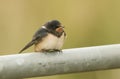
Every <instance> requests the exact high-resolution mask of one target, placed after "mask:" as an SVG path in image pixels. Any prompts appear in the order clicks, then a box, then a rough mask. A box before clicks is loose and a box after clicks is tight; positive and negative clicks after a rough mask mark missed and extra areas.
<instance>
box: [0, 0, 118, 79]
mask: <svg viewBox="0 0 120 79" xmlns="http://www.w3.org/2000/svg"><path fill="white" fill-rule="evenodd" d="M52 19H58V20H60V21H61V22H62V24H63V25H64V26H65V30H66V32H67V39H66V41H65V44H64V47H63V48H64V49H66V48H77V47H86V46H96V45H105V44H116V43H120V35H119V34H120V1H119V0H0V36H1V37H0V54H1V55H6V54H16V53H17V52H18V51H19V50H20V49H21V48H22V47H23V46H24V45H25V44H26V43H27V42H29V41H30V40H31V38H32V35H33V34H34V32H35V31H36V30H37V29H38V28H39V27H40V26H41V25H42V24H44V23H45V22H46V21H48V20H52ZM31 51H33V47H31V48H30V49H28V50H26V51H25V52H31ZM119 74H120V70H119V69H117V70H106V71H96V72H88V73H76V74H65V75H56V76H47V77H38V78H29V79H61V78H62V79H120V78H119V77H120V75H119Z"/></svg>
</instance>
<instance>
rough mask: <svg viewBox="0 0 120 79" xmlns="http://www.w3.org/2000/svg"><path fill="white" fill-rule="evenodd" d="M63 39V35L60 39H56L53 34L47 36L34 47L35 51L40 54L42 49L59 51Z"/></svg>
mask: <svg viewBox="0 0 120 79" xmlns="http://www.w3.org/2000/svg"><path fill="white" fill-rule="evenodd" d="M64 39H65V36H64V33H63V34H62V35H61V37H57V36H55V35H53V34H48V35H47V36H46V37H45V38H43V39H42V41H40V42H39V43H38V44H37V45H36V46H35V51H37V52H40V51H41V50H42V49H44V50H48V49H61V48H62V46H63V43H64Z"/></svg>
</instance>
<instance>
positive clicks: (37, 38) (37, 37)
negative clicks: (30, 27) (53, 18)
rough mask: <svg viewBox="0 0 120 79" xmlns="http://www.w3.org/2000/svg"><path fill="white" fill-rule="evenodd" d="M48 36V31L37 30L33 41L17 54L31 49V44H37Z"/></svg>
mask: <svg viewBox="0 0 120 79" xmlns="http://www.w3.org/2000/svg"><path fill="white" fill-rule="evenodd" d="M47 34H48V31H47V30H46V29H44V28H41V29H39V30H38V31H37V32H36V33H35V34H34V35H33V39H32V40H31V41H30V42H29V43H28V44H27V45H26V46H25V47H24V48H23V49H22V50H20V52H19V53H21V52H23V51H24V50H26V49H27V48H29V47H31V46H32V45H33V44H37V43H38V42H40V41H41V40H42V39H43V38H44V37H46V36H47Z"/></svg>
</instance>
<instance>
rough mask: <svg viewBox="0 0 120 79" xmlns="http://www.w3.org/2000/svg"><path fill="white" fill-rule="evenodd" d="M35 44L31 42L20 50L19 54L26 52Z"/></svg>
mask: <svg viewBox="0 0 120 79" xmlns="http://www.w3.org/2000/svg"><path fill="white" fill-rule="evenodd" d="M34 43H35V41H33V40H32V41H30V42H29V43H28V44H27V45H26V46H25V47H24V48H23V49H22V50H20V52H19V54H20V53H22V52H23V51H24V50H26V49H27V48H29V47H30V46H32V45H33V44H34Z"/></svg>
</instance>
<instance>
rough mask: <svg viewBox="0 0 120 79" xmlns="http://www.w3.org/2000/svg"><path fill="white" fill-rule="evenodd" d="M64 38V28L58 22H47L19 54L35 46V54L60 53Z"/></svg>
mask: <svg viewBox="0 0 120 79" xmlns="http://www.w3.org/2000/svg"><path fill="white" fill-rule="evenodd" d="M65 36H66V33H65V31H64V27H63V26H62V25H61V23H60V22H59V21H58V20H52V21H49V22H47V23H45V24H44V25H43V26H42V27H41V28H40V29H38V31H36V33H35V34H34V35H33V38H32V40H31V41H30V42H29V43H28V44H27V45H26V46H25V47H24V48H23V49H22V50H20V52H19V53H21V52H23V51H24V50H26V49H27V48H29V47H30V46H32V45H35V47H34V51H35V52H49V51H61V50H62V46H63V43H64V40H65Z"/></svg>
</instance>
